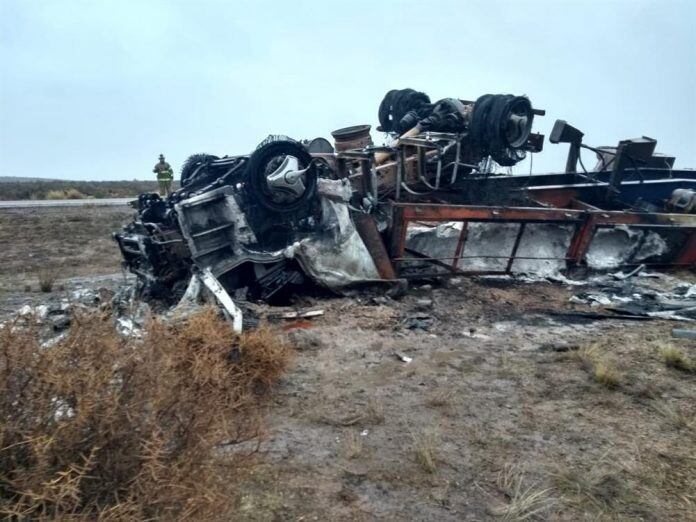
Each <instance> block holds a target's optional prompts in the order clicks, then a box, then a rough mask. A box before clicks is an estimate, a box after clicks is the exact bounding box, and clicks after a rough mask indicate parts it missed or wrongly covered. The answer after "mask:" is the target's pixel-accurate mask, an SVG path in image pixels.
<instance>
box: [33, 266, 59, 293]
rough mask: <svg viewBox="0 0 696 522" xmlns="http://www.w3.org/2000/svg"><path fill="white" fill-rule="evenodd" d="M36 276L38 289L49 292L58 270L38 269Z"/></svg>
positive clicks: (56, 277)
mask: <svg viewBox="0 0 696 522" xmlns="http://www.w3.org/2000/svg"><path fill="white" fill-rule="evenodd" d="M37 278H38V280H39V290H41V291H42V292H45V293H49V292H51V291H52V290H53V285H54V284H55V282H56V280H57V279H58V272H56V271H55V270H52V269H46V270H39V272H38V274H37Z"/></svg>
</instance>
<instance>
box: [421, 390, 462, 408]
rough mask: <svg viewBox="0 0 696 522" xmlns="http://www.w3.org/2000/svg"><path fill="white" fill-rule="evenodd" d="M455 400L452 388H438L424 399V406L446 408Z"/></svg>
mask: <svg viewBox="0 0 696 522" xmlns="http://www.w3.org/2000/svg"><path fill="white" fill-rule="evenodd" d="M454 399H455V394H454V390H452V388H440V389H439V390H435V391H434V392H432V393H431V394H430V395H428V397H427V398H426V399H425V404H427V405H428V406H431V407H433V408H440V407H447V406H450V405H452V402H453V401H454Z"/></svg>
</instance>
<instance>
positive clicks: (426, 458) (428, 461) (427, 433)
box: [411, 428, 440, 473]
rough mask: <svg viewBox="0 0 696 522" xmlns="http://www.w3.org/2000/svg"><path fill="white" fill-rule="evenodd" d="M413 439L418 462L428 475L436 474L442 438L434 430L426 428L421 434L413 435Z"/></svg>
mask: <svg viewBox="0 0 696 522" xmlns="http://www.w3.org/2000/svg"><path fill="white" fill-rule="evenodd" d="M411 438H412V439H413V451H414V453H415V454H416V461H417V462H418V464H420V466H421V468H423V471H425V472H426V473H435V471H436V470H437V447H438V445H439V443H440V437H439V435H438V433H437V432H436V431H435V430H434V429H433V428H426V429H425V430H423V431H422V432H420V433H411Z"/></svg>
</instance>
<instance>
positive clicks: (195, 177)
mask: <svg viewBox="0 0 696 522" xmlns="http://www.w3.org/2000/svg"><path fill="white" fill-rule="evenodd" d="M216 159H218V157H217V156H213V155H211V154H194V155H193V156H189V157H188V158H187V159H186V161H185V162H184V165H183V166H182V167H181V186H182V187H187V186H189V185H191V184H193V183H198V182H199V181H201V180H203V178H206V181H207V176H206V174H207V173H206V172H205V171H206V170H207V169H206V168H205V166H206V165H207V164H208V163H210V162H211V161H213V160H216Z"/></svg>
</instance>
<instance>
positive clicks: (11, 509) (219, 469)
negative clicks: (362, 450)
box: [0, 310, 289, 520]
mask: <svg viewBox="0 0 696 522" xmlns="http://www.w3.org/2000/svg"><path fill="white" fill-rule="evenodd" d="M33 323H34V322H33V321H26V322H24V323H20V322H19V320H18V321H15V322H14V323H10V324H7V325H5V326H4V327H3V328H0V416H1V417H0V470H1V471H0V515H3V516H5V517H8V518H11V517H14V518H35V519H49V518H50V519H69V518H85V519H96V518H100V519H129V520H133V519H138V520H144V519H167V520H172V519H174V520H176V519H194V518H198V519H210V518H213V517H214V518H220V517H224V516H225V514H226V513H227V512H226V509H230V505H231V503H230V497H231V496H232V495H233V493H234V486H233V480H231V478H232V477H234V476H235V474H236V473H239V471H240V470H241V469H242V468H243V467H244V466H245V465H246V464H247V463H248V462H249V457H250V456H251V455H252V454H253V452H254V451H255V449H254V448H257V447H258V444H256V443H255V442H258V440H259V433H260V419H259V414H258V411H259V406H260V405H261V404H262V401H263V396H262V395H260V393H259V392H260V391H261V390H265V389H266V388H268V387H269V386H271V385H273V383H274V382H276V380H277V379H278V377H279V376H280V375H281V374H282V373H283V371H284V369H285V368H286V366H287V364H288V358H289V348H288V347H287V346H286V345H285V344H283V343H282V342H281V341H280V340H279V338H278V337H276V336H275V335H274V334H273V333H272V332H270V331H269V330H266V329H260V330H257V331H254V332H251V333H248V334H244V335H241V336H237V335H235V334H234V333H233V331H232V329H231V327H230V326H229V324H228V323H227V322H225V321H224V320H222V319H220V318H219V317H218V315H217V313H216V311H214V310H205V311H202V312H200V313H198V314H196V315H193V316H191V317H190V318H188V319H187V320H185V321H183V322H181V323H179V324H165V323H163V322H160V321H157V320H154V321H152V322H151V323H150V324H149V326H148V328H147V331H146V334H145V335H144V336H143V338H142V339H141V340H132V339H123V338H121V337H119V336H118V335H117V334H116V333H115V332H114V329H113V326H112V323H111V321H110V319H109V318H108V317H106V316H96V315H89V316H88V315H77V316H75V317H73V319H72V326H71V328H70V330H69V332H68V335H67V336H66V337H65V338H64V339H63V340H61V341H59V342H57V343H56V344H54V345H52V346H51V347H42V346H41V344H40V340H39V336H38V333H37V331H36V330H35V328H36V327H35V326H33ZM245 441H246V442H249V441H251V444H250V447H251V448H252V449H249V450H248V451H247V452H246V453H243V452H225V451H223V450H222V448H224V447H226V446H224V445H229V444H234V443H239V442H245ZM247 446H248V445H244V446H243V447H247Z"/></svg>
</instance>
